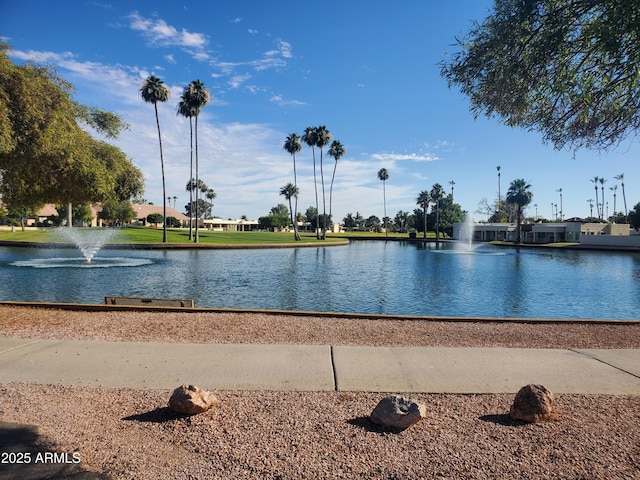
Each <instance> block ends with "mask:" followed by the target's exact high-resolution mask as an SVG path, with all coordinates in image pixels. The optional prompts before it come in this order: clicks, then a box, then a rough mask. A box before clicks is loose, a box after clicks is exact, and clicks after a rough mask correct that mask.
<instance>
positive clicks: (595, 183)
mask: <svg viewBox="0 0 640 480" xmlns="http://www.w3.org/2000/svg"><path fill="white" fill-rule="evenodd" d="M598 180H600V177H593V178H592V179H591V183H593V188H594V189H595V191H596V213H597V214H598V219H600V218H601V217H600V204H599V203H598Z"/></svg>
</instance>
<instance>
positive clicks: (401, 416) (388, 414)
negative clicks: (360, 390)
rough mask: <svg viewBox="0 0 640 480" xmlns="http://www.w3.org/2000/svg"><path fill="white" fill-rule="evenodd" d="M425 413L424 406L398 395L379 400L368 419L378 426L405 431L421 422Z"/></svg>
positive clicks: (425, 408)
mask: <svg viewBox="0 0 640 480" xmlns="http://www.w3.org/2000/svg"><path fill="white" fill-rule="evenodd" d="M426 413H427V407H426V406H425V405H422V404H420V403H417V402H414V401H413V400H409V399H407V398H404V397H401V396H399V395H390V396H388V397H385V398H383V399H382V400H380V403H378V405H377V406H376V408H374V409H373V412H371V416H370V417H369V418H370V419H371V421H372V422H373V423H376V424H378V425H382V426H384V427H389V428H395V429H399V430H405V429H406V428H409V427H410V426H411V425H413V424H414V423H417V422H419V421H420V420H422V419H423V418H424V417H425V416H426Z"/></svg>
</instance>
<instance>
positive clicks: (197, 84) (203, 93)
mask: <svg viewBox="0 0 640 480" xmlns="http://www.w3.org/2000/svg"><path fill="white" fill-rule="evenodd" d="M183 96H186V100H187V102H188V105H189V107H190V108H191V109H192V110H193V116H194V117H195V119H196V124H195V137H196V142H195V143H196V184H198V183H199V182H198V180H199V176H198V117H199V116H200V110H202V108H203V107H205V106H206V105H207V104H208V103H209V100H211V93H210V92H209V90H207V89H206V88H205V86H204V83H202V82H201V81H200V80H194V81H193V82H191V83H190V84H189V86H188V87H186V88H185V91H184V93H183ZM198 198H199V195H198V191H197V190H196V202H195V205H196V232H195V238H194V242H195V243H198V240H199V239H198Z"/></svg>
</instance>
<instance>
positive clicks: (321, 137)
mask: <svg viewBox="0 0 640 480" xmlns="http://www.w3.org/2000/svg"><path fill="white" fill-rule="evenodd" d="M317 133H318V138H317V140H316V147H318V148H319V149H320V181H321V182H322V239H323V240H324V239H326V238H327V203H326V201H325V192H324V171H323V169H322V148H323V147H325V146H326V145H329V142H331V138H332V135H331V133H330V132H329V130H327V127H325V126H324V125H321V126H319V127H318V128H317Z"/></svg>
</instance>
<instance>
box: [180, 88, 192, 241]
mask: <svg viewBox="0 0 640 480" xmlns="http://www.w3.org/2000/svg"><path fill="white" fill-rule="evenodd" d="M176 115H179V116H182V117H185V118H188V119H189V149H190V157H189V178H193V117H194V116H195V111H194V109H193V107H192V106H191V102H190V98H189V87H187V88H185V89H184V90H183V92H182V95H181V96H180V102H178V108H177V111H176ZM187 190H189V205H193V189H192V188H187ZM192 213H193V212H192ZM192 240H193V222H192V221H191V219H189V241H192Z"/></svg>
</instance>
